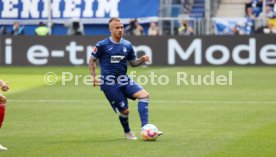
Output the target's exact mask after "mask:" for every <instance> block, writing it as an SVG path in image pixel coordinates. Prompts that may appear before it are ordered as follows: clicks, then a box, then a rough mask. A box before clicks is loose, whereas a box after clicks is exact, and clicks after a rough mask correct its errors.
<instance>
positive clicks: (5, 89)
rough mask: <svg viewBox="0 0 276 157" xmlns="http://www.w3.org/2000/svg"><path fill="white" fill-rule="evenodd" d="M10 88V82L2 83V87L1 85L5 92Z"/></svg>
mask: <svg viewBox="0 0 276 157" xmlns="http://www.w3.org/2000/svg"><path fill="white" fill-rule="evenodd" d="M9 89H10V88H9V85H8V83H5V82H4V83H2V87H1V90H2V91H3V92H6V91H8V90H9Z"/></svg>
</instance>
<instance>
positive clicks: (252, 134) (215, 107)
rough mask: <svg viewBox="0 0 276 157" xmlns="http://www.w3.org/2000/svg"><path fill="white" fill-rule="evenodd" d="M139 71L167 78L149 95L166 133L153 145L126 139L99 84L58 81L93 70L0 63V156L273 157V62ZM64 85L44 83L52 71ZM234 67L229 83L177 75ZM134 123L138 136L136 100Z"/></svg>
mask: <svg viewBox="0 0 276 157" xmlns="http://www.w3.org/2000/svg"><path fill="white" fill-rule="evenodd" d="M129 70H130V71H131V70H136V71H137V73H136V74H137V75H142V74H146V75H148V74H150V72H155V74H157V75H167V76H168V77H169V78H170V83H169V84H168V85H158V86H155V85H150V84H148V85H144V88H145V89H146V90H148V91H149V92H150V122H151V123H153V124H155V125H156V126H157V127H158V128H159V129H160V130H162V131H163V132H164V135H163V136H161V137H160V138H159V139H158V140H157V141H155V142H145V141H142V140H141V138H139V140H137V141H128V140H125V139H124V136H123V131H122V128H121V126H120V124H119V120H118V118H117V115H116V114H114V113H113V111H112V109H111V107H110V105H109V104H108V102H107V100H106V99H105V97H104V95H103V93H102V92H101V91H100V90H99V88H93V87H91V86H87V85H84V84H83V83H82V79H79V80H78V81H77V82H78V83H79V84H80V85H78V86H75V85H74V83H75V82H74V81H70V82H67V83H66V85H65V86H62V85H61V82H60V81H61V72H63V71H67V72H72V73H73V74H78V75H87V74H89V72H88V68H87V67H1V68H0V77H1V79H4V80H6V81H8V82H9V84H10V88H11V89H10V91H9V92H7V93H4V95H5V96H6V97H7V99H8V103H7V113H6V117H5V121H4V124H3V127H2V129H0V143H1V144H2V145H4V146H7V147H8V148H9V150H8V151H5V152H0V156H1V157H275V156H276V88H275V87H276V69H275V67H148V68H142V67H141V68H137V69H129ZM50 71H51V72H55V73H57V74H58V78H59V82H58V83H57V84H55V85H52V86H48V85H46V84H45V83H44V82H43V75H44V74H45V73H47V72H50ZM210 71H214V72H215V73H216V75H219V74H225V75H226V74H228V71H232V72H233V85H231V86H220V85H214V86H207V85H201V86H193V85H183V84H181V85H176V73H177V72H186V73H188V74H209V73H210ZM129 106H130V111H131V112H130V125H131V128H132V130H133V131H134V132H135V133H136V134H137V135H139V130H140V121H139V115H138V112H137V101H129Z"/></svg>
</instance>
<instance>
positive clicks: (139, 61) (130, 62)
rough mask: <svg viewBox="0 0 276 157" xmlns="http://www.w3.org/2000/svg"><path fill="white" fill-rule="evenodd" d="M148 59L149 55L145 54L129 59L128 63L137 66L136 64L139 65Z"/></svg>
mask: <svg viewBox="0 0 276 157" xmlns="http://www.w3.org/2000/svg"><path fill="white" fill-rule="evenodd" d="M148 61H149V56H147V55H144V56H142V57H140V58H138V59H136V60H132V61H129V64H130V65H131V66H132V67H137V66H140V65H142V64H144V63H145V62H148Z"/></svg>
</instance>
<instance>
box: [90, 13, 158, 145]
mask: <svg viewBox="0 0 276 157" xmlns="http://www.w3.org/2000/svg"><path fill="white" fill-rule="evenodd" d="M109 31H110V33H111V36H110V37H108V38H106V39H104V40H102V41H99V42H98V43H97V44H96V46H95V47H94V49H93V52H92V53H91V57H90V59H89V68H90V72H91V75H92V77H93V86H94V87H95V86H97V84H100V86H101V90H102V91H103V93H104V94H105V96H106V98H107V99H108V101H109V103H110V104H111V106H112V108H113V110H114V111H115V112H116V113H117V114H118V115H119V120H120V122H121V125H122V127H123V129H124V133H125V137H126V138H127V139H130V140H136V139H137V137H136V136H135V134H134V133H133V132H132V131H131V129H130V127H129V122H128V115H129V109H128V101H127V98H129V99H132V100H135V99H138V100H139V102H138V112H139V116H140V120H141V126H142V127H143V126H144V125H146V124H148V101H149V93H148V92H147V91H146V90H145V89H143V88H142V87H141V86H140V85H138V84H137V83H136V82H134V81H133V80H132V79H131V78H129V77H128V76H127V61H128V62H129V64H130V65H131V66H132V67H137V66H139V65H142V64H144V63H145V62H147V61H149V57H148V56H147V55H144V56H142V57H140V58H136V56H135V54H134V50H133V48H132V45H131V43H130V42H129V41H127V40H125V39H124V38H122V36H123V34H124V26H123V23H122V22H121V20H120V19H119V18H116V17H115V18H111V19H110V20H109ZM96 59H99V63H100V68H101V81H99V80H97V78H96V76H97V75H96ZM161 134H162V132H161V131H160V132H159V135H161Z"/></svg>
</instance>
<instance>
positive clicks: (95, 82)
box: [93, 78, 101, 87]
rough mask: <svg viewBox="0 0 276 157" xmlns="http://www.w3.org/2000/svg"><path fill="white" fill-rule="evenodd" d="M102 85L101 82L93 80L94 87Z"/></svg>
mask: <svg viewBox="0 0 276 157" xmlns="http://www.w3.org/2000/svg"><path fill="white" fill-rule="evenodd" d="M99 85H101V81H99V80H97V79H96V78H94V79H93V87H96V86H99Z"/></svg>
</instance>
